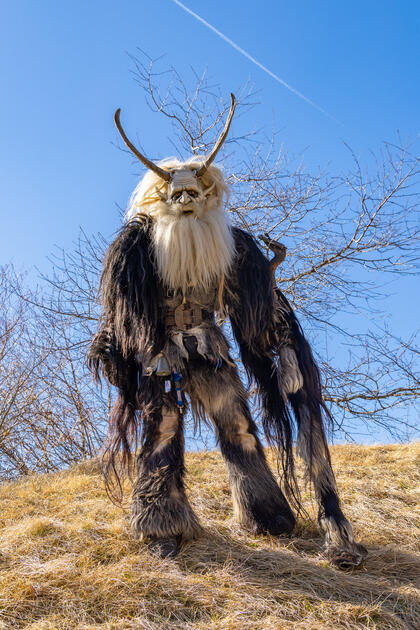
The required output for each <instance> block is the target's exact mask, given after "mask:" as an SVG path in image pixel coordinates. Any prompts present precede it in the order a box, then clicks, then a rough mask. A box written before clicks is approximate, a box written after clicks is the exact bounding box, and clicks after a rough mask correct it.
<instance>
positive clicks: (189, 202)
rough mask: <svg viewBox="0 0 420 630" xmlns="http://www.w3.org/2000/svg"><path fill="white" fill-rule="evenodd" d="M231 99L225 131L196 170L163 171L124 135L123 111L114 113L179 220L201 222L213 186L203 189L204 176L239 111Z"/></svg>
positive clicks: (185, 166) (183, 166) (183, 167)
mask: <svg viewBox="0 0 420 630" xmlns="http://www.w3.org/2000/svg"><path fill="white" fill-rule="evenodd" d="M230 97H231V106H230V111H229V115H228V117H227V120H226V123H225V126H224V129H223V131H222V133H221V134H220V136H219V138H218V140H217V142H216V144H215V145H214V147H213V149H212V151H211V152H210V154H209V155H208V156H207V157H206V158H205V160H204V162H203V163H202V164H200V165H198V166H197V163H195V162H194V163H187V164H185V163H184V164H182V163H181V164H180V166H179V167H174V168H168V169H165V168H162V167H160V166H158V165H157V164H155V163H154V162H152V161H151V160H149V159H148V158H147V157H145V156H144V155H143V154H142V153H140V151H139V150H138V149H137V148H136V147H135V146H134V145H133V144H132V142H131V141H130V140H129V139H128V138H127V136H126V134H125V131H124V129H123V127H122V125H121V122H120V111H121V110H120V109H117V111H116V112H115V116H114V119H115V124H116V126H117V129H118V131H119V133H120V135H121V137H122V139H123V140H124V143H125V144H126V146H127V147H128V148H129V149H130V151H131V152H132V153H133V154H134V155H135V156H136V157H137V158H138V159H139V160H140V162H142V164H144V166H146V167H147V168H148V169H149V170H151V171H153V172H154V173H155V174H156V175H158V177H159V178H160V179H162V180H164V181H165V182H167V186H166V189H165V192H162V191H157V194H158V195H159V197H160V199H161V200H162V201H164V202H165V204H167V205H168V206H169V207H170V208H171V212H172V213H173V214H175V215H178V216H188V215H194V216H195V217H198V218H200V217H201V216H202V214H203V211H204V207H205V204H206V200H207V198H208V196H209V195H210V194H211V193H212V190H213V188H214V184H212V185H210V186H208V187H206V186H205V185H204V180H203V176H204V175H205V173H206V171H207V170H208V168H209V166H210V165H211V163H212V162H213V160H214V159H215V158H216V155H217V154H218V152H219V150H220V148H221V146H222V144H223V143H224V141H225V140H226V137H227V134H228V132H229V127H230V124H231V122H232V118H233V114H234V112H235V107H236V99H235V96H234V95H233V94H231V95H230Z"/></svg>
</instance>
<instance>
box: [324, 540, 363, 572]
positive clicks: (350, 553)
mask: <svg viewBox="0 0 420 630" xmlns="http://www.w3.org/2000/svg"><path fill="white" fill-rule="evenodd" d="M367 553H368V552H367V549H366V547H363V545H359V544H358V543H352V544H351V547H329V548H328V549H327V550H326V551H325V555H326V556H327V558H328V560H329V561H330V562H331V564H333V565H334V566H335V567H337V568H339V569H353V568H355V567H359V566H360V565H361V564H362V563H363V561H364V560H365V558H366V556H367Z"/></svg>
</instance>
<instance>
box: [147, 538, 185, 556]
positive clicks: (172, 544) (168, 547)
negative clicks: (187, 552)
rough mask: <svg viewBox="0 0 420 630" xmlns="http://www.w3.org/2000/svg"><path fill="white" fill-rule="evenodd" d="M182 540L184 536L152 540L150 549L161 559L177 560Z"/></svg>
mask: <svg viewBox="0 0 420 630" xmlns="http://www.w3.org/2000/svg"><path fill="white" fill-rule="evenodd" d="M181 539H182V536H173V537H170V538H152V539H151V540H150V542H149V549H150V551H151V552H152V553H153V554H155V556H158V557H159V558H175V556H177V555H178V552H179V550H180V547H181Z"/></svg>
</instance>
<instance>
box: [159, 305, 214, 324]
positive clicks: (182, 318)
mask: <svg viewBox="0 0 420 630" xmlns="http://www.w3.org/2000/svg"><path fill="white" fill-rule="evenodd" d="M203 321H214V313H212V312H210V311H206V309H204V308H201V306H198V304H191V303H189V302H186V303H184V304H179V306H177V307H176V308H167V309H166V315H165V323H166V327H167V328H178V329H179V330H189V329H190V328H194V326H199V325H200V324H201V323H202V322H203Z"/></svg>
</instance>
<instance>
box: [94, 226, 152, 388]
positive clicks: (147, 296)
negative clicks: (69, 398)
mask: <svg viewBox="0 0 420 630" xmlns="http://www.w3.org/2000/svg"><path fill="white" fill-rule="evenodd" d="M149 229H150V224H149V222H148V221H147V220H146V221H143V222H141V223H138V222H136V223H134V222H133V223H129V224H128V225H126V226H124V227H123V228H122V230H121V231H120V233H119V234H118V236H117V238H116V239H115V240H114V242H113V243H112V244H111V245H110V247H109V249H108V251H107V253H106V255H105V260H104V267H103V272H102V277H101V283H100V288H101V297H102V304H103V313H102V317H101V321H100V325H99V330H98V332H97V334H96V335H95V337H94V339H93V341H92V344H91V347H90V351H89V356H88V360H89V364H90V366H91V368H92V369H93V371H94V373H95V374H96V376H98V375H99V371H100V368H102V371H103V372H104V373H105V375H106V377H107V378H108V380H109V381H110V382H111V383H112V384H114V385H117V386H119V387H121V386H123V383H124V382H126V380H127V378H128V376H129V375H128V373H127V371H128V372H130V373H131V372H132V371H133V369H134V368H135V369H138V368H137V367H135V366H136V364H137V365H139V364H140V363H141V362H142V361H143V360H145V359H146V360H147V358H149V357H150V356H151V355H153V354H156V353H157V352H159V351H160V350H161V348H162V346H163V343H164V298H163V290H162V285H161V282H160V280H159V277H158V275H157V272H156V268H155V265H154V258H153V252H152V249H151V243H150V236H149Z"/></svg>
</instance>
